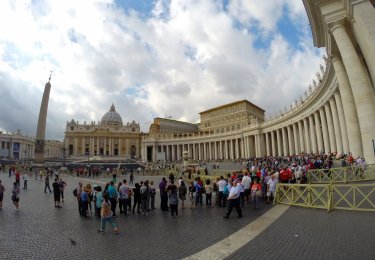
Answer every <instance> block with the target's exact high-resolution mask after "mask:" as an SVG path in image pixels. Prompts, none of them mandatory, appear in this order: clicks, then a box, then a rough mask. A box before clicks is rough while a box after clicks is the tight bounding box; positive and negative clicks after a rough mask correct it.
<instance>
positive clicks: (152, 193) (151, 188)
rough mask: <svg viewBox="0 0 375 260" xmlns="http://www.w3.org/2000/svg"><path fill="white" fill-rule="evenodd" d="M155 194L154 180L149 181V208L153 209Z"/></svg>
mask: <svg viewBox="0 0 375 260" xmlns="http://www.w3.org/2000/svg"><path fill="white" fill-rule="evenodd" d="M155 196H156V189H155V186H154V181H150V208H151V210H154V209H155Z"/></svg>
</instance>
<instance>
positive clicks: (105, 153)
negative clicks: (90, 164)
mask: <svg viewBox="0 0 375 260" xmlns="http://www.w3.org/2000/svg"><path fill="white" fill-rule="evenodd" d="M103 155H107V137H104V148H103Z"/></svg>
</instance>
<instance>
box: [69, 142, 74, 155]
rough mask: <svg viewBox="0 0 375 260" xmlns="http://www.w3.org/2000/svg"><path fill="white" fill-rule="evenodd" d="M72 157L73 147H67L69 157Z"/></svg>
mask: <svg viewBox="0 0 375 260" xmlns="http://www.w3.org/2000/svg"><path fill="white" fill-rule="evenodd" d="M72 155H73V145H72V144H71V145H69V156H72Z"/></svg>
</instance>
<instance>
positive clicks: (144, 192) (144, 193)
mask: <svg viewBox="0 0 375 260" xmlns="http://www.w3.org/2000/svg"><path fill="white" fill-rule="evenodd" d="M140 193H141V205H142V211H143V215H145V216H148V205H147V204H148V200H149V197H150V196H149V187H148V180H146V181H145V182H144V183H143V186H142V187H141V189H140Z"/></svg>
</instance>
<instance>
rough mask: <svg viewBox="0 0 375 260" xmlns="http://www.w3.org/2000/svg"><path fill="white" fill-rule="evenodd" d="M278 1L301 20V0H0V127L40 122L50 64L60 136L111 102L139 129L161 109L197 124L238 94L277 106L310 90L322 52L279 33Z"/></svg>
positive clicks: (55, 128) (50, 131)
mask: <svg viewBox="0 0 375 260" xmlns="http://www.w3.org/2000/svg"><path fill="white" fill-rule="evenodd" d="M283 10H289V13H288V16H289V19H290V20H292V21H295V23H296V26H298V28H300V30H301V31H303V30H306V23H305V22H304V21H306V15H305V14H304V9H303V5H302V3H301V2H300V1H297V0H295V1H287V0H283V1H281V0H280V1H276V0H275V1H274V0H272V1H270V0H269V1H245V0H243V1H240V0H237V1H230V5H229V6H228V12H226V11H225V10H224V9H223V7H222V5H221V4H220V2H219V1H213V0H210V1H209V0H207V1H197V0H195V1H191V0H173V1H166V0H159V1H156V4H155V8H154V10H153V11H152V14H151V16H149V17H147V18H145V17H144V16H141V14H139V13H137V12H135V11H131V12H130V13H125V12H124V11H122V10H121V9H119V8H118V7H117V6H116V5H115V4H113V3H112V2H111V1H88V0H87V1H52V0H46V1H39V2H37V3H36V4H35V1H31V0H30V1H0V91H1V93H2V95H4V96H6V97H8V98H7V99H4V100H7V101H8V102H2V103H3V105H2V111H5V113H2V116H1V118H0V128H4V129H7V130H9V131H13V130H15V129H17V128H20V129H21V131H23V132H27V133H33V132H34V131H35V128H36V121H37V114H38V112H39V105H40V100H41V97H42V91H43V87H44V84H45V82H46V80H47V79H48V76H49V72H50V70H51V69H52V70H53V71H54V73H53V76H52V81H51V83H52V91H51V97H50V103H49V111H48V120H47V137H48V138H60V139H62V138H63V132H64V130H65V123H66V121H70V120H71V119H72V118H74V119H76V120H79V121H80V122H83V121H91V120H95V121H98V120H100V119H101V117H102V115H103V114H104V113H105V112H107V110H108V109H109V107H110V105H111V104H112V102H115V105H116V109H117V111H118V112H119V113H120V114H121V115H122V117H123V121H124V122H127V121H132V120H136V121H139V122H140V124H141V127H142V129H143V130H144V131H147V130H148V126H149V122H150V121H152V118H153V117H154V116H173V118H175V119H184V120H188V121H192V122H195V121H196V120H198V113H199V112H200V111H203V110H206V109H209V108H211V107H213V106H217V105H221V104H224V103H227V102H231V101H235V100H239V99H243V98H247V99H249V100H250V101H252V102H254V103H255V104H257V105H259V106H261V107H263V108H264V109H265V110H266V111H267V112H270V113H272V112H274V111H276V110H278V109H280V108H282V107H284V106H285V105H288V104H289V103H290V102H291V101H292V100H293V99H294V98H296V97H297V96H298V95H300V94H301V93H303V90H304V89H305V88H306V87H307V85H308V82H309V81H310V80H311V78H312V77H313V75H314V72H315V71H317V70H318V68H319V65H318V64H319V61H320V57H319V55H320V53H319V52H317V51H316V50H315V49H314V48H313V47H312V41H311V39H310V36H309V33H308V32H306V33H305V32H302V33H301V35H300V38H301V41H300V46H299V48H297V49H296V48H295V47H293V46H291V45H290V44H289V43H288V41H287V40H286V39H285V38H283V36H282V35H281V34H279V33H277V31H276V28H277V27H276V25H277V23H278V21H280V19H283ZM238 21H240V22H242V23H249V26H247V27H251V24H255V25H256V26H257V27H258V28H259V29H260V33H262V34H267V35H268V36H267V37H268V39H269V41H270V44H269V47H267V48H263V49H256V48H255V47H254V41H255V40H256V39H257V38H259V35H254V34H252V33H251V32H250V30H248V29H246V28H239V27H237V26H236V22H238ZM9 24H12V26H8V25H9ZM291 71H294V72H298V73H294V74H293V75H291V73H290V72H291ZM269 93H277V95H270V94H269ZM13 107H17V109H13ZM22 113H24V114H22ZM8 115H9V116H8ZM24 115H25V116H24Z"/></svg>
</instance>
